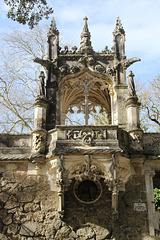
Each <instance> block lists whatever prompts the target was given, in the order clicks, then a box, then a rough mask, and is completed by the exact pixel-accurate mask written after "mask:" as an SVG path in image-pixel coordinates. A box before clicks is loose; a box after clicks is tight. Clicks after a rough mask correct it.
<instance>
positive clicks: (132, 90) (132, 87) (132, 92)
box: [127, 71, 137, 97]
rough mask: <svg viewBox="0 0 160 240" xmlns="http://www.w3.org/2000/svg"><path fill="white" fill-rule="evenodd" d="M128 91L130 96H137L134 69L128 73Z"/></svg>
mask: <svg viewBox="0 0 160 240" xmlns="http://www.w3.org/2000/svg"><path fill="white" fill-rule="evenodd" d="M127 77H128V92H129V96H130V97H136V96H137V95H136V90H135V84H134V74H133V73H132V71H129V74H128V76H127Z"/></svg>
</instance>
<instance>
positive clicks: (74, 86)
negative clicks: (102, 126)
mask: <svg viewBox="0 0 160 240" xmlns="http://www.w3.org/2000/svg"><path fill="white" fill-rule="evenodd" d="M112 95H113V83H112V81H111V80H110V78H109V77H108V76H106V75H103V74H99V73H96V72H93V71H91V70H90V69H89V68H86V67H85V68H83V69H82V70H81V71H80V72H78V73H74V74H70V75H67V76H65V77H64V78H62V79H61V81H60V82H59V91H58V97H57V102H58V103H59V104H58V108H59V111H57V113H58V115H59V116H57V119H58V124H60V125H61V124H62V125H64V123H65V118H66V114H67V113H68V112H71V113H74V110H73V107H77V109H78V113H83V114H84V118H85V121H84V125H88V119H89V114H90V113H91V112H96V109H95V108H96V107H100V108H101V111H102V112H103V111H104V112H106V113H107V115H108V119H109V121H108V122H109V123H111V101H112V100H111V98H112Z"/></svg>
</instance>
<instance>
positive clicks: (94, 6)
mask: <svg viewBox="0 0 160 240" xmlns="http://www.w3.org/2000/svg"><path fill="white" fill-rule="evenodd" d="M47 2H49V4H50V6H52V7H53V9H54V14H53V15H54V17H55V19H56V23H57V28H58V30H59V31H60V32H61V33H62V36H63V39H64V42H65V43H73V44H74V45H76V46H77V47H79V43H80V34H81V32H82V28H83V18H84V16H87V17H88V25H89V30H90V33H91V41H92V46H93V48H94V50H96V51H101V50H103V49H104V47H105V46H106V45H108V46H109V48H111V47H112V39H113V35H112V32H113V30H114V28H115V24H116V19H117V16H119V17H120V19H121V22H122V25H123V27H124V30H125V32H126V56H127V58H131V57H139V58H141V62H137V63H135V64H134V65H132V66H131V67H130V68H129V69H128V70H133V72H134V74H135V81H136V79H138V80H141V81H151V80H152V79H153V78H154V77H156V76H157V75H158V74H160V0H134V1H133V0H54V1H53V0H48V1H47ZM6 13H7V9H6V6H5V5H4V4H3V3H1V15H0V34H2V33H3V32H4V31H7V32H8V31H12V30H13V29H14V30H15V29H19V31H21V30H23V29H27V28H28V27H26V26H25V27H24V26H21V25H20V24H18V23H16V22H13V21H11V20H9V19H8V18H7V17H6ZM50 21H51V18H50V19H49V20H48V21H45V20H43V21H42V24H43V23H44V22H45V23H46V22H47V23H48V24H50Z"/></svg>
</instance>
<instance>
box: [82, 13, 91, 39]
mask: <svg viewBox="0 0 160 240" xmlns="http://www.w3.org/2000/svg"><path fill="white" fill-rule="evenodd" d="M83 20H84V26H83V33H88V34H89V35H90V33H89V29H88V24H87V20H88V18H87V17H84V18H83Z"/></svg>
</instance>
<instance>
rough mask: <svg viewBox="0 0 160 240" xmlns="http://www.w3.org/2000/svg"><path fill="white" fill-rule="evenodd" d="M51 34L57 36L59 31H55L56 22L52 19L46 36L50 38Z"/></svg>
mask: <svg viewBox="0 0 160 240" xmlns="http://www.w3.org/2000/svg"><path fill="white" fill-rule="evenodd" d="M52 34H56V35H59V31H58V30H57V27H56V21H55V19H54V17H53V18H52V21H51V25H50V29H49V31H48V34H47V36H48V37H49V36H51V35H52Z"/></svg>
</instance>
